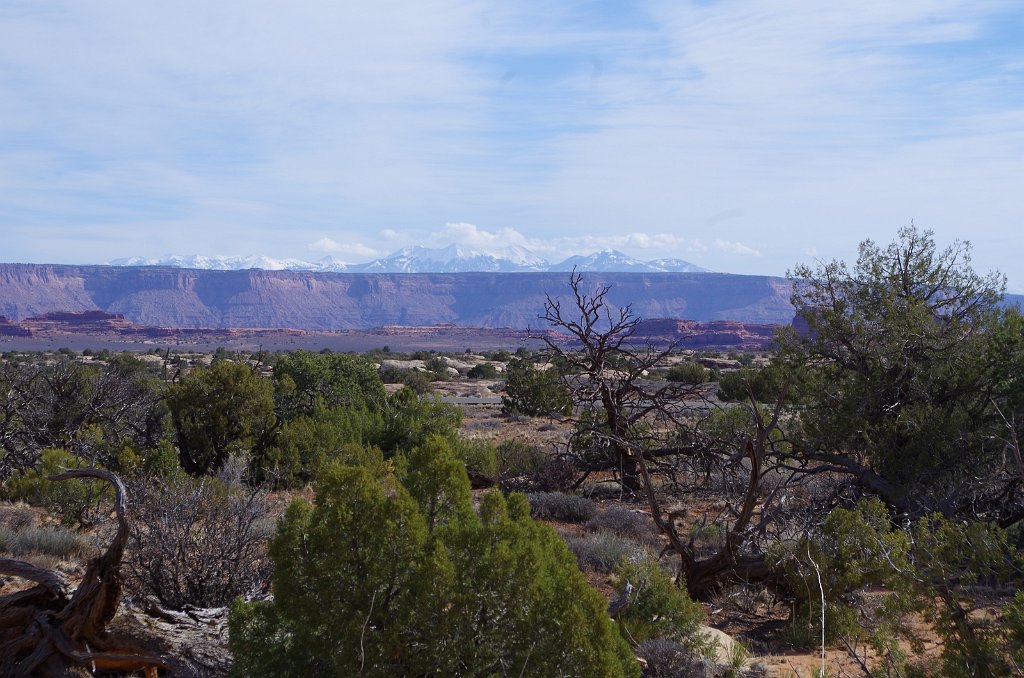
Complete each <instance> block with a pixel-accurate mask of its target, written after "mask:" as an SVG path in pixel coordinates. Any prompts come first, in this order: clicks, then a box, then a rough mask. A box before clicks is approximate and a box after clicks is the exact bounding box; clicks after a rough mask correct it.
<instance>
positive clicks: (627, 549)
mask: <svg viewBox="0 0 1024 678" xmlns="http://www.w3.org/2000/svg"><path fill="white" fill-rule="evenodd" d="M566 543H567V544H568V545H569V550H570V551H572V552H573V553H574V554H575V555H576V562H577V563H578V564H579V566H580V569H581V570H583V571H585V572H614V571H615V568H616V567H618V566H619V563H621V562H622V561H623V560H624V559H625V558H626V557H627V556H628V555H630V554H631V553H632V552H633V551H635V550H637V549H638V548H640V547H639V546H637V544H636V543H635V542H633V541H631V540H629V539H626V538H625V537H620V536H619V535H617V534H614V533H612V532H590V533H587V534H584V535H579V536H576V535H574V536H571V537H569V538H568V539H567V540H566Z"/></svg>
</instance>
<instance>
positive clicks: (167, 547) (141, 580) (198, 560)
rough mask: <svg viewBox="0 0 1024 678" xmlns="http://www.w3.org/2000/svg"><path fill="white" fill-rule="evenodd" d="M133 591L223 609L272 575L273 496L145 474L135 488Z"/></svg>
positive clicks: (209, 481) (130, 560) (130, 553)
mask: <svg viewBox="0 0 1024 678" xmlns="http://www.w3.org/2000/svg"><path fill="white" fill-rule="evenodd" d="M129 500H130V501H131V504H130V507H129V509H130V517H129V529H130V532H129V539H128V550H127V554H126V556H125V565H126V567H124V568H123V569H122V572H123V573H124V576H125V580H126V584H127V585H128V588H129V589H130V590H132V591H133V592H135V593H137V594H142V595H151V596H154V597H155V598H156V599H157V600H159V601H160V603H161V604H163V605H165V606H167V607H170V608H174V609H181V608H183V607H184V606H186V605H196V606H199V607H217V606H222V605H227V604H228V603H230V602H231V600H232V599H234V598H235V597H236V596H239V595H241V594H243V593H246V592H248V591H251V590H252V589H253V588H256V587H259V586H261V585H262V583H263V582H265V581H266V579H267V578H268V576H269V574H270V563H269V561H268V559H267V555H266V551H265V549H266V541H267V539H268V537H269V533H270V530H271V524H270V522H269V518H268V513H267V507H266V497H265V495H264V494H263V493H262V492H259V491H255V490H250V489H247V488H245V487H244V486H240V485H236V484H227V483H224V482H222V481H221V480H219V479H217V478H202V479H198V480H197V479H193V478H189V477H187V476H184V475H179V476H172V477H169V478H165V479H163V480H159V479H144V480H143V479H140V480H139V481H138V482H136V483H133V485H132V488H131V491H130V493H129Z"/></svg>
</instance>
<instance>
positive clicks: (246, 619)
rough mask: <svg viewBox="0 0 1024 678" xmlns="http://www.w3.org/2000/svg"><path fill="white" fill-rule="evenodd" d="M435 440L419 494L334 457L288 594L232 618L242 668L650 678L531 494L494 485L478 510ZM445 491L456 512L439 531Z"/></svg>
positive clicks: (298, 535)
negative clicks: (533, 507)
mask: <svg viewBox="0 0 1024 678" xmlns="http://www.w3.org/2000/svg"><path fill="white" fill-rule="evenodd" d="M431 445H432V448H431V451H430V453H429V454H424V455H422V456H421V457H420V458H419V459H418V460H417V463H416V464H415V469H419V471H410V478H411V476H412V474H413V473H417V472H418V473H419V477H418V480H416V481H415V482H414V483H413V484H412V485H411V486H410V487H408V488H407V487H406V486H405V485H404V484H403V483H402V482H401V481H400V480H399V478H398V477H397V475H396V474H394V473H390V472H388V470H387V466H386V465H385V466H383V467H381V466H379V465H377V466H375V467H373V468H369V467H363V466H343V465H340V464H334V465H332V466H331V468H330V469H326V470H325V473H324V474H322V476H321V480H320V483H319V486H318V487H317V493H316V504H315V505H313V506H309V505H308V504H305V503H303V502H294V503H293V504H292V505H291V506H290V507H289V508H288V511H287V513H286V515H285V517H284V519H283V520H282V521H281V524H280V525H279V527H278V530H277V534H276V536H275V537H274V540H273V544H272V546H271V555H272V557H273V560H274V565H275V567H274V600H273V601H267V602H253V603H244V602H242V601H240V600H239V601H237V602H236V603H235V604H234V605H233V607H232V610H231V616H230V621H229V630H230V644H231V649H232V652H233V654H234V657H235V666H234V671H235V673H236V675H239V676H303V677H305V676H309V675H339V676H340V675H357V674H363V673H365V674H367V675H381V676H384V675H387V676H391V675H566V674H569V673H572V674H577V675H593V676H609V677H612V676H638V675H639V667H638V666H637V664H636V662H635V661H634V660H633V657H632V653H631V652H630V651H629V648H628V645H627V644H626V643H625V641H623V640H622V638H621V637H619V636H618V634H616V633H615V631H614V627H613V626H612V624H611V623H610V620H609V619H608V617H607V615H606V614H605V605H606V603H605V601H604V599H603V597H602V596H601V595H600V594H599V593H597V592H596V591H594V590H593V589H591V588H590V587H589V586H588V584H587V583H586V581H585V580H584V579H583V577H582V575H581V574H580V573H579V571H578V570H577V569H576V567H575V566H574V564H573V563H572V559H571V557H570V556H569V553H568V551H567V550H566V548H565V546H564V544H562V543H561V541H560V540H559V539H558V537H557V535H555V534H554V533H553V532H552V531H551V530H550V528H547V527H546V526H544V525H541V524H538V523H536V522H534V521H533V520H532V519H531V518H530V517H529V510H528V506H527V503H526V501H525V498H523V497H522V496H521V495H513V496H512V497H510V498H509V499H508V500H506V499H505V498H504V497H503V496H502V495H501V494H500V493H499V492H490V493H488V494H486V495H485V496H484V497H483V500H482V501H481V506H480V512H479V515H477V513H475V512H474V511H473V509H472V504H471V499H470V493H469V487H468V481H467V479H466V477H465V472H464V470H462V469H461V464H458V462H457V460H456V459H455V457H454V454H453V453H452V452H451V450H450V449H446V447H445V445H444V441H443V440H441V439H434V440H432V441H431ZM422 452H424V448H421V449H420V453H422ZM435 496H442V497H445V498H446V499H445V506H446V507H447V508H446V509H445V510H444V511H443V512H442V513H441V514H437V516H436V517H438V521H437V522H436V524H435V527H434V529H433V530H431V529H430V527H429V525H428V518H427V516H426V515H425V514H424V512H423V511H424V508H425V507H427V506H430V505H432V503H431V500H430V497H435ZM433 505H434V506H437V505H438V504H433Z"/></svg>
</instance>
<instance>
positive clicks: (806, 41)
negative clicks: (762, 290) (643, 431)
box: [0, 0, 1024, 291]
mask: <svg viewBox="0 0 1024 678" xmlns="http://www.w3.org/2000/svg"><path fill="white" fill-rule="evenodd" d="M911 220H914V222H915V223H916V224H918V226H921V227H925V228H930V229H933V230H934V231H935V233H936V236H937V238H938V240H939V241H940V242H941V243H948V242H951V241H952V240H954V239H956V238H960V239H968V240H970V241H971V242H972V243H973V245H974V265H975V267H976V268H978V269H980V270H981V271H988V270H991V269H998V270H1001V271H1003V272H1004V273H1006V274H1007V276H1008V277H1009V281H1010V289H1011V290H1013V291H1024V271H1021V268H1020V265H1019V263H1018V260H1019V258H1020V255H1021V253H1022V251H1024V235H1022V234H1024V228H1022V226H1024V4H1022V3H1021V2H1020V1H1019V0H999V1H997V0H901V1H900V2H892V0H830V1H829V2H815V3H811V2H799V1H796V0H791V1H785V0H776V1H771V0H764V1H744V0H735V1H732V0H722V1H717V2H716V1H714V0H704V1H701V2H687V1H686V0H672V1H658V0H654V1H651V2H627V1H623V2H596V1H595V2H562V3H551V2H544V3H541V2H533V1H531V0H525V1H520V2H497V1H484V0H467V1H461V0H418V1H416V2H412V1H405V2H389V1H388V0H379V1H377V2H362V3H355V2H341V1H337V0H295V1H293V2H289V3H282V2H268V1H266V0H245V1H244V2H243V1H241V0H218V1H217V2H205V1H204V2H199V1H195V0H179V1H177V2H173V3H172V2H150V1H147V0H90V1H89V2H80V1H77V0H74V1H73V0H65V1H60V0H53V1H50V2H45V3H41V2H38V0H5V1H4V2H3V3H2V4H0V260H2V261H26V262H51V263H100V262H104V261H108V260H110V259H114V258H118V257H126V256H148V257H155V256H159V255H162V254H167V253H176V254H192V253H200V254H225V255H244V254H264V255H269V256H274V257H297V258H303V259H316V258H320V257H323V256H326V255H331V256H334V257H336V258H338V259H341V260H344V261H351V262H355V261H365V260H368V259H370V258H374V257H376V256H379V255H383V254H386V253H389V252H391V251H393V250H395V249H398V248H399V247H402V246H405V245H416V244H419V245H428V246H442V245H447V244H448V243H450V242H460V243H462V244H465V245H467V246H470V247H474V248H477V249H484V250H495V249H498V248H501V247H503V246H506V245H518V246H522V247H527V248H529V249H532V250H534V251H535V252H536V253H537V254H540V255H541V256H544V257H546V258H548V259H551V260H560V259H562V258H564V257H566V256H568V255H570V254H574V253H587V252H591V251H594V250H596V249H601V248H605V247H612V248H616V249H620V250H622V251H624V252H626V253H628V254H631V255H633V256H636V257H639V258H643V259H652V258H660V257H669V256H672V257H679V258H683V259H687V260H689V261H693V262H695V263H697V264H700V265H702V266H705V267H707V268H711V269H714V270H720V271H730V272H739V273H766V274H782V273H784V272H785V271H786V270H787V269H788V268H790V267H792V266H793V264H795V263H797V262H808V261H811V260H813V259H815V258H818V259H831V258H844V259H852V258H853V257H854V256H855V253H856V245H857V243H858V242H859V241H861V240H862V239H864V238H869V237H870V238H873V239H875V240H877V241H879V242H882V243H885V242H888V241H890V240H891V239H892V238H893V237H894V235H895V233H896V231H897V229H898V228H899V227H900V226H903V225H905V224H907V223H909V222H910V221H911Z"/></svg>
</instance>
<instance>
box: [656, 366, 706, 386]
mask: <svg viewBox="0 0 1024 678" xmlns="http://www.w3.org/2000/svg"><path fill="white" fill-rule="evenodd" d="M665 379H666V380H667V381H678V382H680V383H683V384H703V383H704V382H705V381H707V380H708V371H707V369H706V368H705V367H704V366H703V365H700V364H698V363H680V364H678V365H674V366H672V367H670V368H669V369H668V370H667V371H666V372H665Z"/></svg>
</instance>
